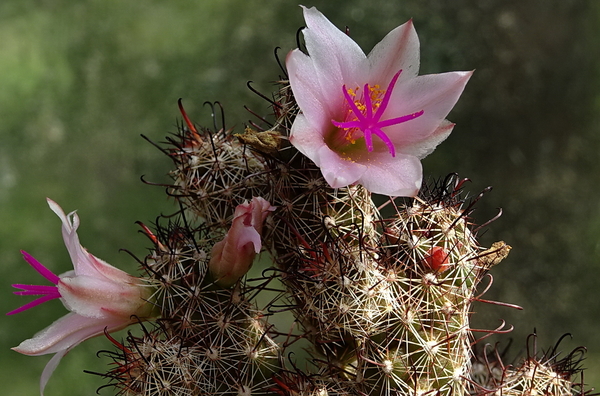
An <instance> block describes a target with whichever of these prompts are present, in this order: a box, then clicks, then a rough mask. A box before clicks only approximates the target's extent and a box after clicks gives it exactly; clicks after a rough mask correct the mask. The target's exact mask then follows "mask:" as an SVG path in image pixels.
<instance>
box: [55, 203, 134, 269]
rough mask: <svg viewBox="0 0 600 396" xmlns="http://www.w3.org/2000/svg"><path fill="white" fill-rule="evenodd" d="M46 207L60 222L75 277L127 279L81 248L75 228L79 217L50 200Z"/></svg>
mask: <svg viewBox="0 0 600 396" xmlns="http://www.w3.org/2000/svg"><path fill="white" fill-rule="evenodd" d="M46 200H47V201H48V206H50V209H52V211H53V212H54V213H56V215H57V216H58V217H59V218H60V220H61V221H62V234H63V239H64V241H65V246H66V247H67V250H68V251H69V255H70V256H71V261H72V262H73V267H74V269H75V273H76V274H77V275H88V276H98V275H101V276H104V277H107V278H109V279H112V280H115V281H123V280H127V279H128V278H129V274H127V273H126V272H125V271H121V270H120V269H118V268H115V267H113V266H112V265H110V264H108V263H107V262H105V261H103V260H101V259H99V258H98V257H96V256H94V255H93V254H91V253H89V252H88V251H87V250H85V249H84V248H83V246H81V243H79V236H78V235H77V228H78V227H79V216H77V213H75V212H71V213H69V214H68V215H66V214H65V212H64V211H63V209H62V208H61V207H60V206H59V205H58V204H57V203H56V202H54V201H53V200H51V199H50V198H46Z"/></svg>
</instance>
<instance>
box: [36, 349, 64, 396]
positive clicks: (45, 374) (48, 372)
mask: <svg viewBox="0 0 600 396" xmlns="http://www.w3.org/2000/svg"><path fill="white" fill-rule="evenodd" d="M69 350H70V348H69V349H65V350H63V351H59V352H57V353H55V354H54V356H52V359H50V360H49V361H48V363H46V367H44V371H42V376H41V377H40V395H41V396H44V389H46V385H47V384H48V381H49V380H50V377H52V374H53V373H54V370H56V367H58V364H59V363H60V361H61V360H62V358H63V357H64V356H65V355H66V354H67V353H68V352H69Z"/></svg>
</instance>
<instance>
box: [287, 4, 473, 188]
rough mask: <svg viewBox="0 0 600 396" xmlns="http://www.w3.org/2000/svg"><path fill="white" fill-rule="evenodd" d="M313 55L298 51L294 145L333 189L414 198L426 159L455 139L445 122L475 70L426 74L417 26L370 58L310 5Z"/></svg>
mask: <svg viewBox="0 0 600 396" xmlns="http://www.w3.org/2000/svg"><path fill="white" fill-rule="evenodd" d="M303 10H304V19H305V21H306V26H307V27H306V28H305V29H304V30H303V34H304V40H305V43H306V49H307V51H308V54H305V53H304V52H302V51H301V50H299V49H295V50H293V51H291V52H290V53H289V54H288V56H287V60H286V66H287V70H288V75H289V80H290V85H291V87H292V91H293V93H294V97H295V99H296V101H297V103H298V106H299V107H300V113H299V114H298V115H297V117H296V119H295V120H294V123H293V125H292V130H291V135H290V141H291V143H292V144H293V145H294V146H295V147H296V148H297V149H298V150H299V151H300V152H302V153H303V154H304V155H306V156H307V157H309V158H310V159H311V160H312V161H313V162H314V163H315V164H316V165H317V166H319V167H320V168H321V172H322V173H323V177H324V178H325V180H326V181H327V182H328V183H329V185H330V186H331V187H333V188H338V187H345V186H348V185H351V184H355V183H359V184H362V185H363V186H364V187H365V188H367V189H368V190H369V191H371V192H374V193H380V194H386V195H391V196H414V195H416V194H417V192H418V190H419V188H420V185H421V180H422V167H421V162H420V159H422V158H424V157H425V156H427V155H428V154H430V153H431V152H432V151H433V150H434V149H435V147H436V146H437V145H438V144H439V143H441V142H442V141H443V140H444V139H446V138H447V137H448V135H449V134H450V132H451V131H452V128H453V127H454V125H453V124H452V123H450V122H449V121H447V120H446V119H445V118H446V116H447V115H448V113H449V112H450V110H451V109H452V107H453V106H454V104H455V103H456V101H457V100H458V98H459V96H460V94H461V93H462V91H463V89H464V87H465V84H466V83H467V81H468V80H469V78H470V77H471V74H472V72H451V73H443V74H431V75H425V76H418V75H417V74H418V69H419V39H418V37H417V34H416V31H415V29H414V27H413V24H412V21H409V22H407V23H405V24H403V25H401V26H399V27H397V28H396V29H394V30H392V31H391V32H390V33H388V35H387V36H386V37H384V39H383V40H382V41H381V42H379V43H378V44H377V45H376V46H375V48H373V50H372V51H371V53H370V54H369V55H368V56H367V55H365V54H364V52H363V51H362V50H361V49H360V47H359V46H358V44H356V42H354V41H353V40H352V39H351V38H350V37H349V36H348V35H347V34H345V33H344V32H342V31H340V30H339V29H337V28H336V27H335V26H334V25H333V24H332V23H331V22H330V21H329V20H328V19H327V18H325V16H323V14H321V13H320V12H319V11H318V10H317V9H316V8H314V7H313V8H306V7H303Z"/></svg>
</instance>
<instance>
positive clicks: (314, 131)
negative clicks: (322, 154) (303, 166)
mask: <svg viewBox="0 0 600 396" xmlns="http://www.w3.org/2000/svg"><path fill="white" fill-rule="evenodd" d="M327 124H329V125H331V128H333V125H332V124H331V119H327ZM326 127H328V126H326V125H325V124H324V125H321V126H317V127H314V126H313V124H309V123H308V119H307V117H306V116H305V115H304V114H298V115H297V116H296V118H295V120H294V123H293V124H292V130H291V133H290V142H291V143H292V144H293V145H294V147H296V148H297V149H298V151H300V152H301V153H302V154H304V155H306V156H307V157H308V158H310V159H311V160H312V161H313V162H314V163H315V164H317V166H320V163H321V161H319V158H318V157H317V153H318V152H319V150H320V149H321V147H323V146H325V138H324V136H323V132H322V130H323V128H326Z"/></svg>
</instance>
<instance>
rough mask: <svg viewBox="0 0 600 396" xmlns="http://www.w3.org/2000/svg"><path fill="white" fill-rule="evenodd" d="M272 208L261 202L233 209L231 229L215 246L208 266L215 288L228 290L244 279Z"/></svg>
mask: <svg viewBox="0 0 600 396" xmlns="http://www.w3.org/2000/svg"><path fill="white" fill-rule="evenodd" d="M274 210H275V207H273V206H271V204H270V203H269V202H268V201H267V200H265V199H263V198H261V197H254V198H252V201H251V202H250V203H244V204H241V205H238V206H237V207H236V208H235V213H234V215H233V221H232V223H231V228H230V229H229V231H228V232H227V235H225V238H223V240H222V241H220V242H217V243H215V245H214V246H213V249H212V252H211V259H210V262H209V264H208V268H209V269H210V272H211V274H212V275H213V277H214V278H215V280H216V282H217V284H219V285H220V286H223V287H229V286H231V285H233V284H234V283H235V282H237V281H238V279H240V278H241V277H242V276H244V275H245V274H246V273H247V272H248V270H249V269H250V267H251V266H252V262H253V261H254V257H255V256H256V254H257V253H259V252H260V249H261V247H262V243H261V234H262V227H263V224H264V222H265V219H266V218H267V216H268V214H269V212H272V211H274Z"/></svg>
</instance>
